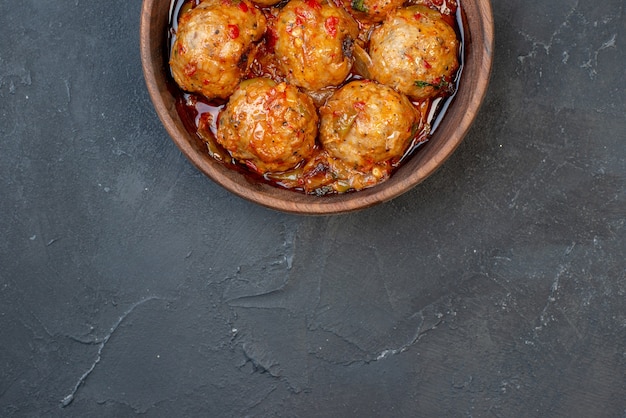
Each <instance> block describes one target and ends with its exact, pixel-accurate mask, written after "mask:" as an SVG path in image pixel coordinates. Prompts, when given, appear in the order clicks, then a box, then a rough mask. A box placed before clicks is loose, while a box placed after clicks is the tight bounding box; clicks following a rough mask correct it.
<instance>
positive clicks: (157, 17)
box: [140, 0, 494, 215]
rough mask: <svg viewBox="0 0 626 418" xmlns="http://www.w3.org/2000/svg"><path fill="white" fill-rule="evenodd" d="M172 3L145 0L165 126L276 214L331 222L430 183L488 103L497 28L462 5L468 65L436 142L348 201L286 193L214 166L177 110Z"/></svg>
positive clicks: (145, 54)
mask: <svg viewBox="0 0 626 418" xmlns="http://www.w3.org/2000/svg"><path fill="white" fill-rule="evenodd" d="M171 3H172V0H143V4H142V9H141V25H140V52H141V60H142V66H143V72H144V77H145V81H146V86H147V88H148V92H149V95H150V98H151V100H152V102H153V104H154V108H155V110H156V113H157V114H158V116H159V118H160V120H161V122H162V123H163V126H164V127H165V129H166V131H167V132H168V134H169V135H170V136H171V138H172V140H173V141H174V143H175V144H176V145H177V146H178V148H179V149H180V150H181V152H182V153H183V154H184V155H185V156H186V157H187V158H188V159H189V160H190V161H191V163H192V164H193V165H195V166H196V167H197V168H198V169H199V170H200V171H201V172H203V173H204V174H206V175H207V176H208V177H209V178H210V179H212V180H213V181H214V182H216V183H218V184H219V185H221V186H223V187H224V188H225V189H227V190H229V191H230V192H232V193H234V194H235V195H237V196H240V197H242V198H244V199H247V200H249V201H252V202H255V203H257V204H259V205H262V206H265V207H268V208H272V209H275V210H278V211H282V212H287V213H295V214H303V215H328V214H339V213H346V212H353V211H357V210H362V209H365V208H368V207H371V206H374V205H376V204H379V203H381V202H385V201H388V200H391V199H393V198H395V197H397V196H399V195H401V194H403V193H405V192H407V191H408V190H410V189H412V188H414V187H415V186H416V185H418V184H419V183H421V182H422V181H424V180H425V179H426V178H427V177H428V176H430V175H431V174H432V173H433V172H434V171H435V170H436V169H437V168H438V167H440V166H441V165H442V164H443V163H444V162H445V161H446V159H447V158H448V157H450V155H451V154H452V153H453V152H454V150H455V149H456V148H457V147H458V146H459V144H460V143H461V141H462V140H463V138H464V137H465V135H466V133H467V132H468V130H469V128H470V126H471V124H472V122H473V121H474V119H475V117H476V115H477V113H478V111H479V108H480V105H481V103H482V101H483V98H484V96H485V93H486V91H487V86H488V83H489V77H490V72H491V64H492V58H493V55H492V54H493V46H494V25H493V15H492V11H491V4H490V1H489V0H459V5H460V8H461V10H462V16H461V17H462V23H463V25H462V26H463V35H464V51H463V53H464V65H463V68H462V74H461V80H460V83H459V86H458V89H457V92H456V95H455V97H454V99H453V100H452V101H451V102H450V105H449V108H448V109H447V110H446V113H445V115H444V117H443V118H442V120H441V121H440V122H439V124H438V126H437V128H436V130H434V132H433V133H432V136H431V137H430V140H429V141H428V142H426V143H425V144H424V145H422V146H421V147H420V148H419V149H418V150H416V152H414V154H413V155H412V156H411V157H410V158H409V159H407V160H406V161H405V162H404V163H403V164H402V165H401V166H400V167H399V168H398V170H397V171H396V172H395V173H394V174H393V175H392V176H391V177H390V178H389V179H388V180H387V181H385V182H383V183H381V184H378V185H376V186H374V187H371V188H369V189H364V190H361V191H356V192H349V193H344V194H336V195H327V196H314V195H306V194H303V193H299V192H296V191H292V190H286V189H281V188H278V187H275V186H272V185H270V184H266V183H263V182H260V181H258V180H257V179H254V178H252V177H251V176H248V175H246V174H245V172H242V171H241V170H233V169H232V168H228V167H227V166H225V165H223V164H222V163H220V162H218V161H216V160H215V159H213V158H212V157H211V156H210V155H209V154H208V152H207V150H206V146H205V144H204V143H203V142H202V141H201V140H200V139H199V138H198V137H197V136H196V135H193V134H191V133H189V131H188V130H187V129H186V128H185V125H184V124H183V122H182V121H181V118H180V117H179V114H178V112H177V110H176V98H175V96H174V95H173V93H172V90H171V80H169V69H168V64H167V59H168V57H167V42H168V40H167V36H166V33H167V28H168V21H169V14H170V8H171Z"/></svg>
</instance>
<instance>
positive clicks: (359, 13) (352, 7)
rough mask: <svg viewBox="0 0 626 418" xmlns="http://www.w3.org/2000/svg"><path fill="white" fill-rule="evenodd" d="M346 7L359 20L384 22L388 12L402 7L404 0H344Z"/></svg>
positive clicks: (363, 21) (371, 22)
mask: <svg viewBox="0 0 626 418" xmlns="http://www.w3.org/2000/svg"><path fill="white" fill-rule="evenodd" d="M342 3H343V6H344V7H345V9H346V10H347V11H348V12H349V13H350V14H351V15H352V16H354V18H355V19H357V20H358V21H359V22H362V23H365V24H373V23H379V22H382V21H383V20H384V19H385V16H387V14H388V13H390V12H392V11H394V10H395V9H397V8H399V7H401V6H402V5H403V4H404V0H342Z"/></svg>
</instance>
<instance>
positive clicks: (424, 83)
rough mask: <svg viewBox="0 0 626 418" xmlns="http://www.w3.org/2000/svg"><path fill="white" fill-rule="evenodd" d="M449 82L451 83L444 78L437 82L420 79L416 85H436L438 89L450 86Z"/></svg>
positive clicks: (420, 86)
mask: <svg viewBox="0 0 626 418" xmlns="http://www.w3.org/2000/svg"><path fill="white" fill-rule="evenodd" d="M448 84H450V83H448V82H447V81H446V80H444V79H443V78H442V79H441V80H440V81H439V83H437V84H434V83H429V82H428V81H422V80H418V81H416V82H415V86H417V87H419V88H424V87H434V88H436V89H437V90H439V89H442V88H446V87H448Z"/></svg>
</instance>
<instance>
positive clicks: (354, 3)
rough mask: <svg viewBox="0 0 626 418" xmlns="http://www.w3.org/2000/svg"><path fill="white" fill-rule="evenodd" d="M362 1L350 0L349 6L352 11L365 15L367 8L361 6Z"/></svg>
mask: <svg viewBox="0 0 626 418" xmlns="http://www.w3.org/2000/svg"><path fill="white" fill-rule="evenodd" d="M363 1H364V0H352V3H351V6H352V9H354V10H356V11H359V12H363V13H367V7H365V5H364V4H363Z"/></svg>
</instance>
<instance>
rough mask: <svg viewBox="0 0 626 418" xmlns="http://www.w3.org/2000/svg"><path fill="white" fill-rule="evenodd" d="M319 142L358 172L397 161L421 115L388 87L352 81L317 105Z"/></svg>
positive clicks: (416, 128) (405, 148)
mask: <svg viewBox="0 0 626 418" xmlns="http://www.w3.org/2000/svg"><path fill="white" fill-rule="evenodd" d="M320 120H321V123H320V141H321V143H322V145H323V146H324V149H326V151H328V153H329V154H330V155H331V156H333V157H335V158H338V159H340V160H342V161H344V162H346V163H348V164H351V165H353V167H354V168H355V169H357V170H359V171H363V172H366V171H368V170H371V169H372V167H373V166H374V165H375V164H378V163H383V162H387V161H397V160H399V159H400V158H401V157H402V156H403V155H404V153H405V152H406V151H407V148H408V147H409V145H410V144H411V142H412V140H413V138H414V136H415V133H416V132H417V130H418V129H419V125H420V121H421V118H420V114H419V112H418V111H417V109H416V108H415V107H414V106H413V104H412V103H411V102H410V101H409V99H408V98H407V97H406V96H404V95H403V94H400V93H398V92H397V91H395V90H394V89H392V88H391V87H389V86H385V85H383V84H378V83H376V82H374V81H369V80H358V81H352V82H350V83H348V84H346V85H345V86H343V87H342V88H340V89H339V90H337V91H336V92H335V93H334V94H333V95H332V96H331V98H330V99H328V101H327V102H326V104H325V105H324V106H322V107H321V108H320Z"/></svg>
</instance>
